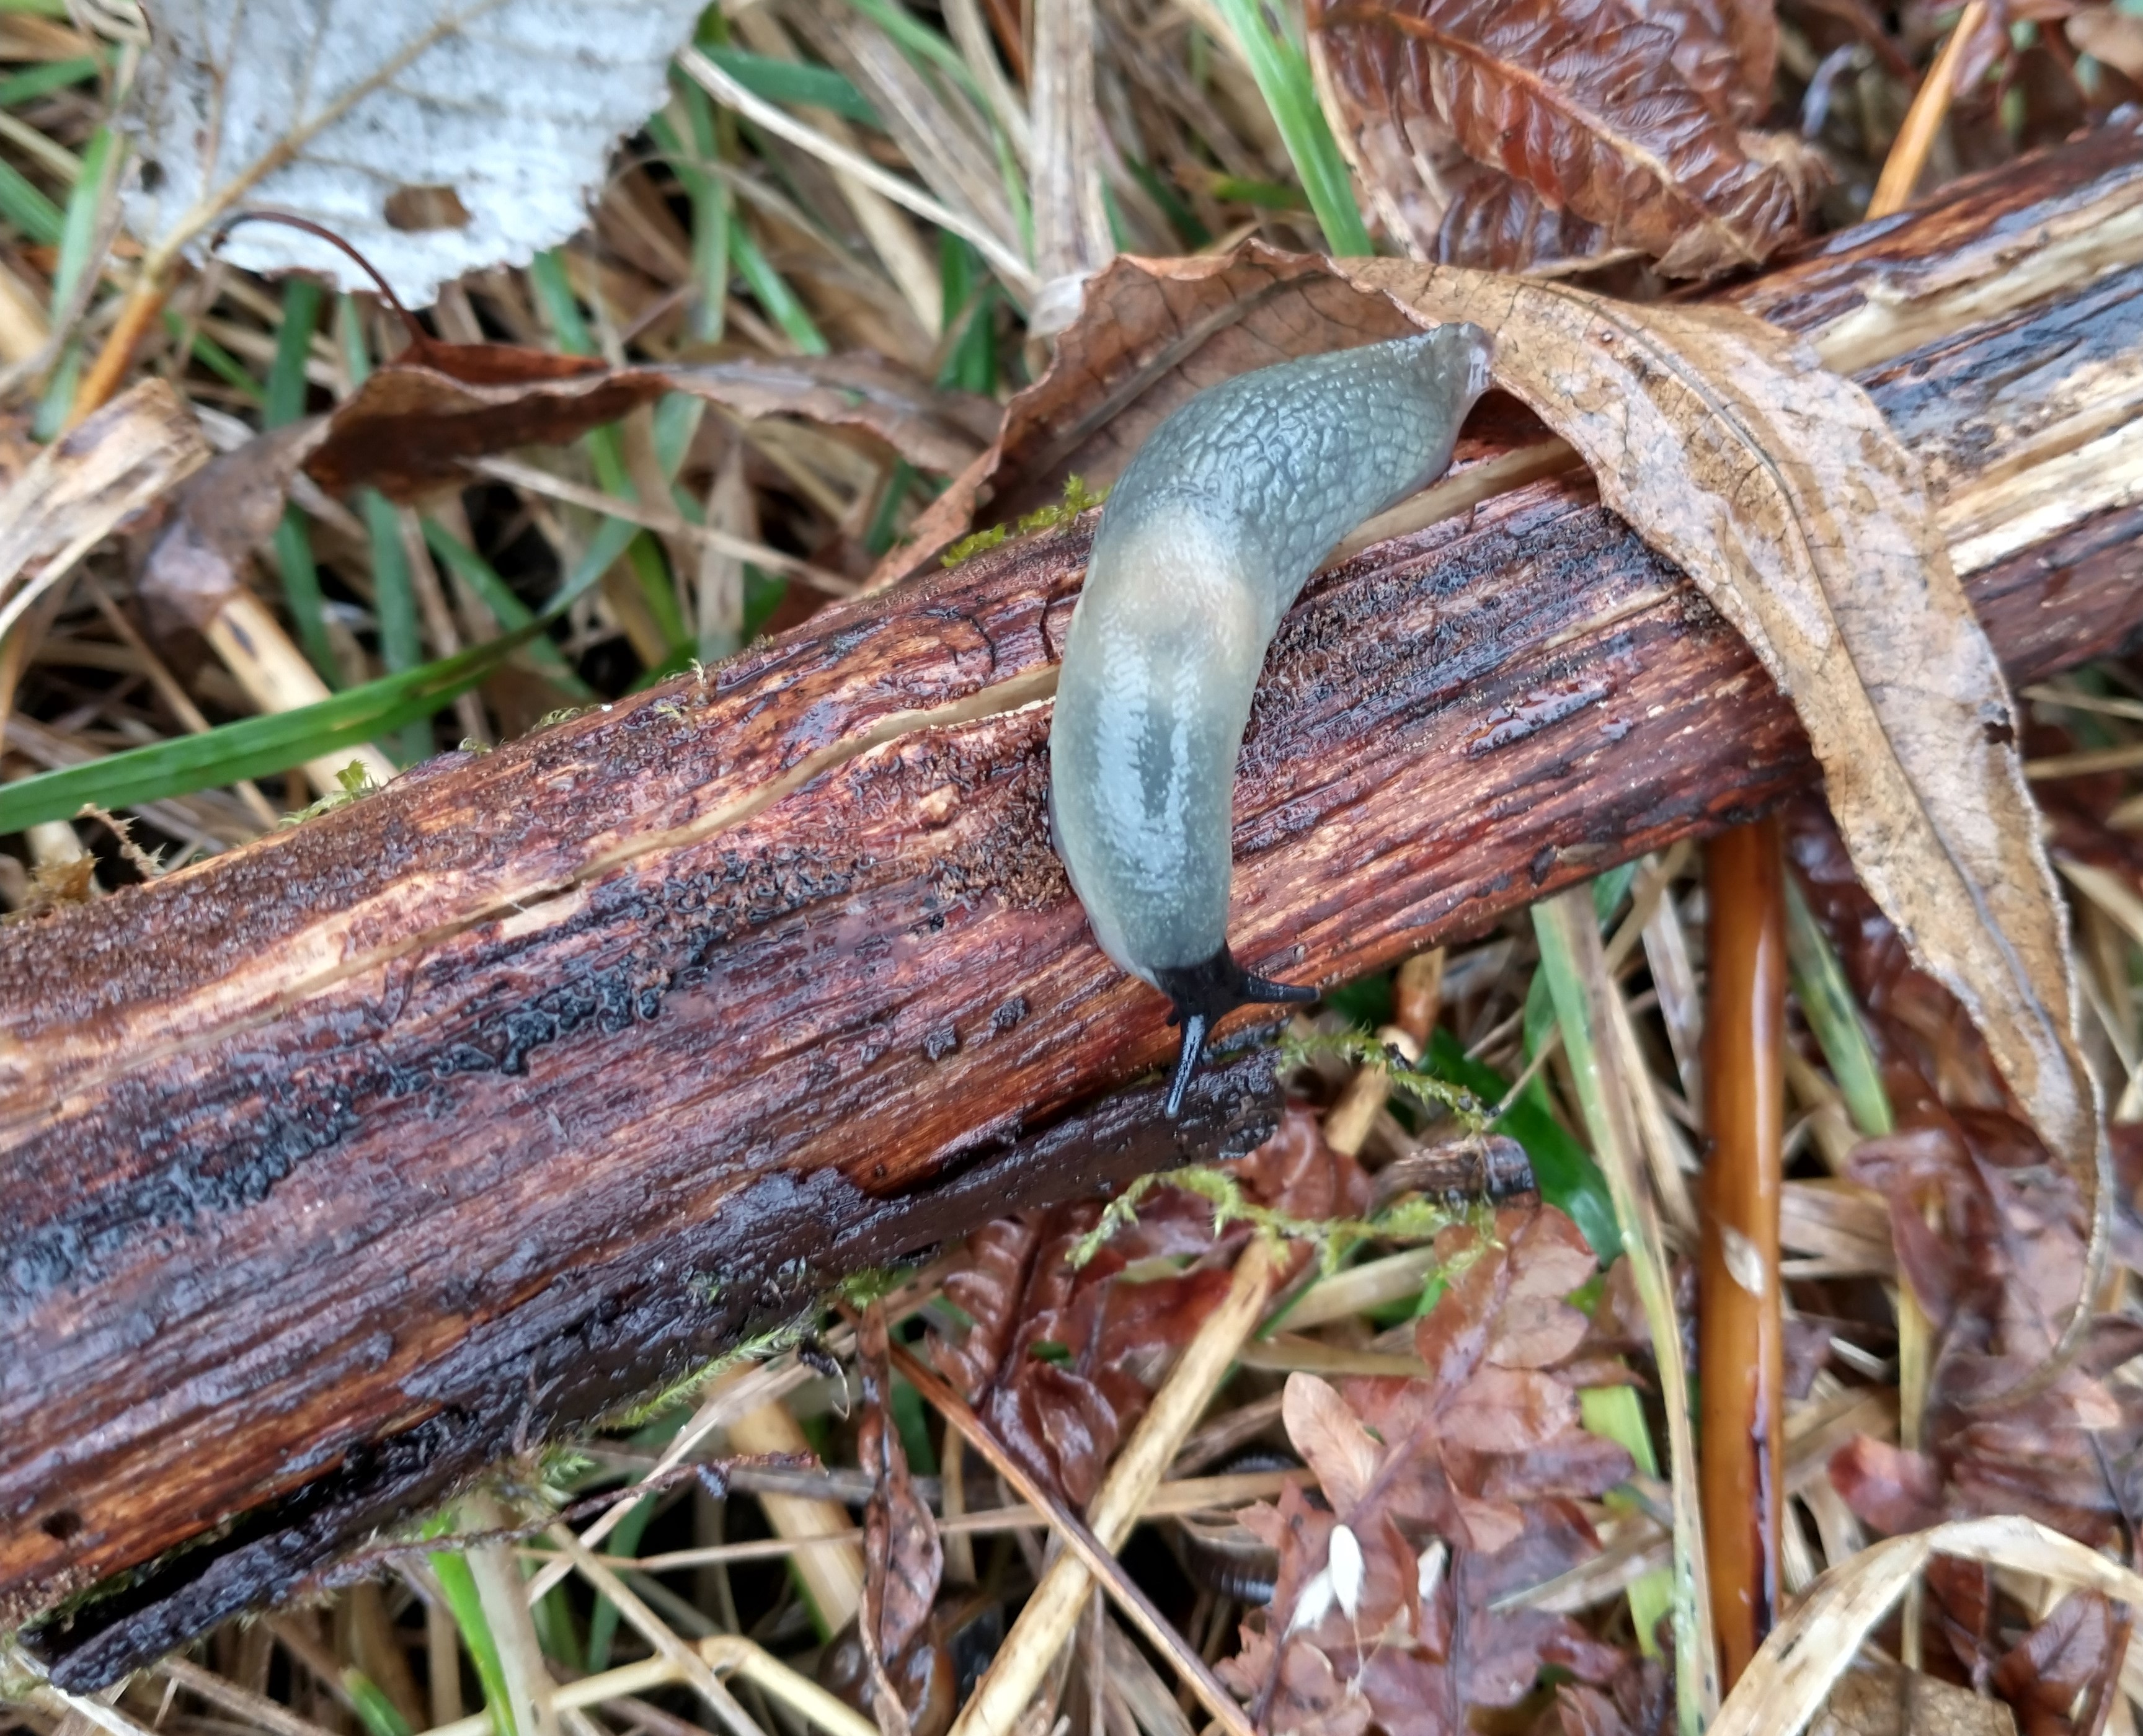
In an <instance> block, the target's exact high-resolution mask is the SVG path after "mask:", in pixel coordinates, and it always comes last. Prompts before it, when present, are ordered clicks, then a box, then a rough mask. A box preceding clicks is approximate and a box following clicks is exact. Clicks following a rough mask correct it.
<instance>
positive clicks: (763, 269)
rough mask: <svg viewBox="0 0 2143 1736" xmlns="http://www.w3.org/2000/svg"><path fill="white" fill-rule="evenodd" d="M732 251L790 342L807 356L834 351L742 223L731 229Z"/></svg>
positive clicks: (746, 280)
mask: <svg viewBox="0 0 2143 1736" xmlns="http://www.w3.org/2000/svg"><path fill="white" fill-rule="evenodd" d="M730 255H731V256H732V257H734V258H735V260H736V265H737V270H738V271H740V273H741V274H743V276H744V280H745V284H747V285H748V286H749V287H750V290H751V293H752V295H753V298H754V299H755V300H756V301H757V302H758V303H759V304H760V306H761V307H762V308H764V309H766V315H767V318H769V319H771V320H773V322H774V323H775V324H776V325H778V326H779V327H780V328H781V329H782V333H783V334H784V336H786V337H787V338H788V339H789V342H790V343H791V344H794V345H795V346H796V347H797V348H798V349H800V350H802V351H803V352H804V354H805V355H807V356H823V355H829V354H832V351H833V345H832V344H829V343H828V342H827V341H826V337H825V334H824V333H823V332H821V331H820V330H819V327H818V325H817V324H816V322H815V321H814V320H813V319H812V318H811V315H810V313H809V310H808V309H806V308H805V307H804V304H803V303H802V302H801V301H799V300H798V299H797V297H796V292H795V291H794V289H790V288H789V284H788V282H787V281H786V279H784V278H783V277H782V275H781V274H780V273H779V271H776V270H775V269H774V266H773V265H772V263H771V262H770V260H768V259H767V257H766V255H765V254H763V253H761V252H760V250H759V243H758V242H756V241H755V240H752V238H751V233H750V230H746V229H745V227H744V226H743V225H741V224H739V225H736V227H735V229H734V230H732V231H731V233H730Z"/></svg>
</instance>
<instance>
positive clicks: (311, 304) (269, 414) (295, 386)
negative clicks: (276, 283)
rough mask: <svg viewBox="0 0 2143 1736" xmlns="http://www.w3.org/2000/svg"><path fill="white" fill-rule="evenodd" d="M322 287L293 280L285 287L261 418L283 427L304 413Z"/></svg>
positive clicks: (268, 422)
mask: <svg viewBox="0 0 2143 1736" xmlns="http://www.w3.org/2000/svg"><path fill="white" fill-rule="evenodd" d="M320 301H321V294H320V286H319V284H316V283H313V282H310V281H309V280H308V279H304V278H302V277H294V278H292V279H290V281H289V282H288V283H287V284H284V286H283V323H282V324H281V325H280V326H279V327H278V328H277V329H276V332H275V361H274V362H273V363H271V364H270V366H269V368H268V395H267V398H266V400H265V403H263V404H262V406H261V419H262V420H263V421H264V422H265V423H266V424H267V425H268V426H269V427H270V428H283V427H285V426H287V425H288V424H290V423H293V422H295V421H296V420H297V419H298V418H299V417H300V416H302V415H304V413H305V363H306V361H307V359H309V357H310V356H311V354H312V349H313V332H314V329H315V328H316V327H318V325H319V323H320Z"/></svg>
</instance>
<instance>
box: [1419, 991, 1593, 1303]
mask: <svg viewBox="0 0 2143 1736" xmlns="http://www.w3.org/2000/svg"><path fill="white" fill-rule="evenodd" d="M1422 1065H1423V1067H1425V1068H1426V1069H1427V1070H1428V1071H1429V1072H1431V1073H1433V1074H1434V1075H1435V1076H1437V1077H1438V1079H1443V1080H1447V1081H1449V1082H1450V1083H1451V1084H1453V1085H1457V1086H1464V1087H1465V1088H1466V1089H1467V1091H1471V1092H1472V1094H1473V1095H1474V1096H1477V1097H1478V1098H1479V1099H1480V1100H1482V1102H1483V1103H1491V1104H1492V1103H1500V1102H1502V1100H1503V1098H1504V1097H1505V1096H1507V1094H1508V1092H1509V1091H1510V1089H1511V1081H1509V1080H1507V1079H1506V1078H1505V1077H1504V1076H1502V1074H1501V1073H1499V1072H1497V1071H1496V1069H1495V1068H1493V1067H1492V1066H1488V1065H1487V1063H1486V1062H1485V1061H1469V1060H1467V1058H1466V1051H1465V1048H1464V1047H1463V1046H1462V1045H1461V1044H1460V1042H1459V1041H1458V1038H1457V1037H1455V1036H1453V1035H1452V1034H1451V1032H1450V1031H1447V1030H1445V1029H1444V1028H1443V1026H1438V1027H1437V1029H1436V1031H1435V1032H1434V1033H1433V1035H1432V1036H1431V1037H1430V1039H1429V1046H1428V1054H1427V1055H1425V1056H1423V1058H1422ZM1535 1082H1536V1083H1537V1082H1538V1081H1535ZM1493 1130H1494V1131H1495V1132H1497V1133H1502V1134H1507V1135H1509V1136H1510V1137H1511V1138H1512V1139H1514V1140H1517V1142H1518V1143H1519V1144H1520V1145H1522V1146H1524V1147H1525V1152H1526V1157H1527V1161H1529V1162H1530V1163H1531V1164H1532V1170H1533V1180H1535V1181H1536V1182H1537V1183H1538V1184H1539V1185H1540V1191H1541V1198H1542V1199H1545V1200H1547V1203H1548V1204H1550V1205H1552V1206H1554V1207H1555V1208H1556V1209H1557V1210H1558V1211H1561V1212H1562V1213H1564V1214H1566V1215H1567V1216H1568V1217H1569V1219H1570V1221H1571V1223H1573V1224H1576V1226H1577V1229H1578V1233H1579V1234H1581V1235H1582V1236H1583V1237H1584V1238H1585V1239H1586V1244H1588V1245H1589V1246H1590V1247H1591V1249H1592V1251H1593V1252H1594V1253H1595V1254H1597V1255H1599V1256H1600V1259H1601V1264H1606V1263H1607V1262H1610V1261H1611V1260H1613V1259H1615V1258H1616V1256H1617V1255H1618V1254H1621V1251H1622V1232H1621V1228H1620V1227H1619V1225H1618V1224H1616V1218H1615V1201H1614V1198H1613V1196H1612V1195H1611V1194H1609V1193H1608V1191H1607V1178H1606V1176H1604V1175H1601V1173H1600V1165H1597V1164H1596V1163H1595V1162H1594V1161H1593V1160H1592V1155H1591V1153H1590V1152H1588V1151H1587V1150H1586V1149H1585V1147H1584V1146H1583V1145H1581V1144H1580V1143H1579V1142H1578V1141H1577V1140H1576V1137H1575V1136H1574V1135H1572V1134H1571V1131H1570V1130H1569V1129H1568V1128H1566V1127H1565V1126H1564V1125H1562V1123H1561V1122H1560V1121H1558V1120H1557V1119H1556V1117H1555V1111H1554V1110H1552V1109H1551V1108H1550V1107H1549V1106H1548V1103H1547V1094H1546V1093H1545V1092H1542V1093H1541V1094H1540V1095H1539V1096H1535V1095H1534V1094H1533V1092H1532V1091H1530V1090H1527V1091H1521V1092H1519V1094H1518V1097H1517V1101H1516V1102H1514V1103H1513V1104H1512V1105H1511V1106H1510V1108H1509V1109H1508V1110H1506V1111H1504V1114H1503V1117H1502V1120H1499V1121H1497V1123H1496V1124H1495V1125H1494V1129H1493Z"/></svg>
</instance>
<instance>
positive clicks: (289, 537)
mask: <svg viewBox="0 0 2143 1736" xmlns="http://www.w3.org/2000/svg"><path fill="white" fill-rule="evenodd" d="M275 568H276V571H279V572H280V573H281V574H282V576H283V600H284V601H285V603H287V604H288V605H289V606H290V619H291V620H292V621H294V622H295V623H296V625H297V629H298V643H299V645H302V646H304V651H305V660H306V661H307V662H309V663H310V664H311V665H313V667H314V669H315V670H318V671H319V677H320V679H321V680H323V681H324V682H326V683H327V684H328V685H329V688H330V689H333V688H337V687H339V686H341V685H342V670H341V667H340V665H338V664H337V663H336V661H335V654H334V641H332V640H330V639H329V637H328V619H327V598H326V596H325V595H324V593H323V592H322V591H321V589H320V570H319V567H318V566H315V565H314V561H313V539H312V533H311V532H310V531H309V530H308V529H307V528H306V527H305V519H304V514H303V513H301V512H299V510H298V509H297V508H296V507H285V508H284V509H283V522H282V523H280V524H279V525H277V526H276V527H275Z"/></svg>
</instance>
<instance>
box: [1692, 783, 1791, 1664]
mask: <svg viewBox="0 0 2143 1736" xmlns="http://www.w3.org/2000/svg"><path fill="white" fill-rule="evenodd" d="M1706 875H1707V890H1708V893H1709V897H1710V1007H1709V1011H1708V1012H1707V1015H1706V1018H1705V1063H1704V1078H1705V1120H1706V1125H1708V1126H1709V1128H1710V1134H1711V1150H1710V1155H1709V1157H1708V1159H1707V1160H1706V1161H1705V1167H1704V1185H1703V1245H1702V1249H1701V1257H1700V1264H1699V1266H1698V1302H1699V1307H1700V1314H1699V1328H1698V1333H1697V1384H1698V1389H1699V1392H1700V1395H1701V1399H1702V1405H1701V1410H1702V1418H1701V1420H1702V1427H1703V1435H1702V1439H1701V1442H1700V1452H1699V1459H1700V1465H1701V1471H1702V1475H1701V1486H1702V1491H1703V1506H1704V1531H1705V1536H1706V1538H1708V1539H1709V1540H1710V1548H1711V1559H1710V1581H1711V1608H1712V1619H1713V1622H1714V1624H1715V1626H1716V1627H1717V1630H1718V1633H1719V1649H1720V1672H1721V1678H1720V1679H1721V1683H1722V1685H1724V1686H1725V1687H1727V1688H1731V1687H1732V1686H1733V1684H1734V1683H1735V1681H1736V1680H1737V1679H1739V1678H1740V1674H1741V1672H1742V1671H1743V1670H1744V1669H1746V1668H1747V1667H1748V1664H1749V1660H1750V1659H1751V1658H1753V1657H1754V1656H1755V1654H1756V1649H1757V1647H1759V1645H1762V1644H1763V1643H1764V1635H1766V1634H1768V1633H1769V1631H1770V1630H1771V1625H1772V1623H1773V1621H1774V1620H1775V1619H1776V1617H1777V1614H1778V1605H1779V1526H1780V1522H1781V1516H1782V1511H1783V1502H1784V1495H1783V1492H1782V1491H1781V1488H1780V1485H1779V1478H1780V1476H1781V1475H1782V1473H1783V1471H1784V1464H1785V1459H1784V1450H1785V1437H1784V1382H1785V1355H1784V1321H1783V1318H1782V1315H1781V1311H1780V1297H1779V1193H1780V1191H1781V1189H1782V1187H1783V1185H1784V1175H1783V1172H1784V1158H1783V1147H1784V1132H1785V1126H1784V1123H1785V1060H1784V1055H1785V1023H1786V899H1785V863H1784V855H1783V853H1782V852H1781V848H1780V843H1779V824H1778V822H1777V821H1776V820H1774V819H1763V820H1759V821H1757V822H1756V823H1754V825H1750V826H1742V827H1740V828H1736V829H1735V830H1734V831H1732V832H1729V833H1725V835H1724V836H1723V837H1720V838H1715V839H1714V840H1712V843H1711V844H1710V848H1709V854H1708V856H1707V858H1706Z"/></svg>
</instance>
